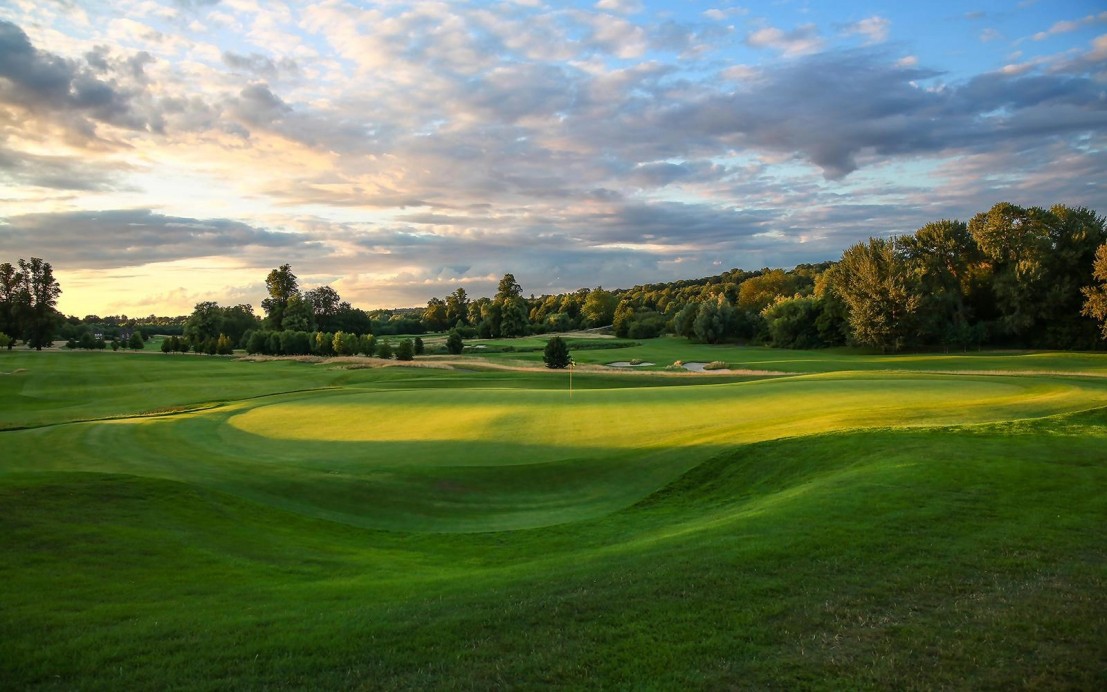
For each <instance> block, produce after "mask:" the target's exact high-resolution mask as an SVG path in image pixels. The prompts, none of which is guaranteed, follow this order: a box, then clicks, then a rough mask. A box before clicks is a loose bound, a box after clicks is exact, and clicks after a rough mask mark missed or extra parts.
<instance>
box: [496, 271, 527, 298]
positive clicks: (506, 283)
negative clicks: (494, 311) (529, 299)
mask: <svg viewBox="0 0 1107 692" xmlns="http://www.w3.org/2000/svg"><path fill="white" fill-rule="evenodd" d="M522 295H523V287H522V286H520V285H519V282H518V281H516V280H515V275H514V274H504V278H502V279H500V285H499V287H498V288H497V289H496V297H495V298H493V300H494V301H495V302H497V303H503V302H504V301H507V300H511V299H512V298H521V297H522Z"/></svg>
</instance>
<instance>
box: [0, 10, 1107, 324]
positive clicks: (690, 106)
mask: <svg viewBox="0 0 1107 692" xmlns="http://www.w3.org/2000/svg"><path fill="white" fill-rule="evenodd" d="M121 8H122V9H115V8H114V7H113V6H111V5H110V4H109V5H103V4H101V5H80V4H70V5H62V4H58V3H39V4H30V3H27V4H19V5H13V6H10V7H0V181H2V182H3V184H4V185H5V187H6V189H5V194H4V195H0V259H2V258H3V257H13V256H14V257H18V256H29V255H35V256H43V257H46V258H48V259H49V260H50V261H51V262H53V263H54V265H55V266H56V267H58V268H59V269H60V270H61V271H65V272H67V276H69V277H71V280H73V281H77V278H76V277H78V276H79V277H80V281H81V283H80V286H81V291H80V295H83V296H93V297H92V298H89V302H90V303H94V302H95V300H96V298H95V296H96V295H97V294H96V293H95V290H94V287H95V286H97V285H99V286H100V290H101V293H100V294H99V295H101V296H103V295H106V294H107V293H110V291H111V288H110V287H111V286H113V285H115V284H114V283H113V281H117V280H118V277H119V276H127V277H133V279H132V280H133V281H135V282H136V284H135V285H142V283H141V281H142V280H144V281H145V282H146V283H147V284H148V285H149V286H150V288H149V294H150V295H151V296H156V297H157V298H156V300H160V301H176V302H174V303H173V305H176V307H175V308H170V307H168V305H167V306H166V307H165V308H164V309H165V310H166V311H174V310H185V309H188V308H189V307H190V305H181V304H179V303H180V302H181V301H186V300H192V299H194V298H196V297H197V296H198V295H205V296H208V295H214V294H212V293H211V292H210V291H206V290H200V289H198V288H196V287H195V286H192V285H190V282H189V275H188V274H187V272H188V271H193V272H197V271H201V270H198V269H197V267H198V266H211V267H213V269H211V270H210V271H211V273H210V274H202V276H204V277H207V278H208V279H210V277H212V276H214V277H217V280H218V282H219V286H218V287H217V288H218V290H226V291H228V295H233V296H236V300H237V299H241V298H242V297H245V298H247V299H248V298H249V292H250V291H255V290H259V282H260V278H263V276H264V272H265V271H267V269H266V267H271V266H276V265H277V264H280V263H283V262H286V261H288V262H292V263H293V264H294V266H295V268H296V269H297V272H298V274H300V275H302V276H303V277H305V281H306V282H307V283H311V284H321V283H330V284H333V285H335V286H336V288H339V290H340V292H342V294H343V296H344V297H345V298H347V299H349V300H352V301H354V303H355V304H360V305H364V306H373V305H404V304H407V305H413V304H422V303H425V302H426V300H427V299H428V298H429V297H430V296H431V295H442V294H443V293H446V292H448V291H449V290H452V286H454V285H464V286H466V288H467V289H468V290H470V291H471V292H473V293H474V294H475V295H480V294H481V293H483V292H487V291H491V290H494V288H495V283H496V281H497V279H498V277H499V276H501V275H502V274H503V273H504V272H507V271H510V272H513V273H515V274H516V276H517V277H519V278H520V281H522V282H523V284H524V290H527V291H528V292H530V291H534V292H546V291H553V290H574V289H576V288H579V287H580V286H583V285H595V284H596V283H601V282H602V283H603V284H604V285H605V286H609V287H616V286H629V285H633V284H635V283H639V282H642V281H655V280H664V279H678V278H686V277H691V276H704V275H709V274H712V273H716V272H718V271H722V270H726V269H729V268H731V267H734V266H742V267H746V268H754V267H760V266H774V265H775V266H788V265H792V264H795V263H797V262H814V261H821V260H826V259H833V258H835V257H837V256H838V255H839V254H840V253H841V251H842V249H844V248H845V247H847V246H848V245H849V244H851V243H853V242H857V241H858V240H860V239H862V238H864V237H866V236H868V235H871V234H883V233H893V232H910V231H911V230H913V229H914V228H916V227H917V226H919V225H922V224H923V223H925V222H927V221H930V220H933V219H935V218H943V217H949V216H958V215H962V216H964V215H968V214H971V213H975V212H976V211H980V210H981V209H986V208H988V207H989V206H991V205H992V204H994V203H995V202H996V201H1000V200H1001V199H1010V201H1014V202H1017V203H1022V204H1041V203H1052V202H1066V203H1070V204H1077V205H1086V206H1090V207H1092V208H1095V209H1097V210H1099V211H1100V212H1101V213H1103V212H1104V211H1107V194H1105V192H1104V189H1103V185H1104V183H1102V182H1100V181H1103V180H1107V161H1105V156H1107V155H1105V154H1104V151H1105V148H1104V145H1105V134H1104V133H1105V132H1107V105H1105V101H1104V99H1103V97H1102V94H1103V93H1104V88H1105V85H1107V36H1103V35H1100V34H1102V32H1101V31H1099V29H1101V28H1102V23H1103V22H1104V21H1105V20H1107V13H1096V14H1086V13H1079V14H1077V15H1075V16H1076V17H1077V18H1075V19H1074V18H1073V16H1065V15H1058V14H1057V13H1058V12H1060V11H1061V10H1058V9H1054V8H1050V7H1047V6H1046V5H1045V4H1043V3H1039V4H1036V5H1032V6H1027V7H1023V8H1014V9H1012V11H1010V12H994V13H987V14H984V13H973V14H972V16H965V15H962V16H949V15H948V13H947V14H942V13H939V12H935V13H933V16H928V13H927V12H925V11H911V12H907V11H906V10H903V11H901V10H900V8H898V6H891V7H887V8H882V10H881V13H880V14H879V15H874V14H873V13H872V10H871V9H866V8H863V7H860V6H854V5H851V4H849V3H847V5H846V6H845V7H844V8H841V7H839V6H838V5H825V6H816V5H809V6H807V5H805V6H804V7H799V6H793V4H791V3H781V4H777V3H774V4H770V5H764V6H757V7H754V6H748V7H747V6H739V5H734V4H731V3H729V2H724V3H718V4H717V5H715V6H711V5H703V4H701V5H699V6H698V7H692V6H691V3H673V2H668V3H663V2H658V1H657V0H592V1H591V2H589V3H584V4H576V5H573V6H565V5H559V4H556V3H542V2H537V1H530V0H527V1H521V0H516V1H513V2H495V3H491V2H471V3H447V2H419V3H393V2H372V1H369V2H347V1H346V0H333V1H329V2H325V3H306V2H304V3H300V2H287V3H283V2H282V3H264V4H263V3H253V2H243V1H238V0H235V1H234V2H215V1H214V0H212V1H210V2H209V1H207V0H189V1H187V2H186V1H184V0H178V1H176V2H170V1H168V0H167V1H166V2H156V1H151V2H128V3H126V5H125V6H121ZM1080 14H1085V15H1086V16H1084V17H1080V16H1079V15H1080ZM982 30H985V31H986V32H987V33H986V35H985V36H984V37H985V38H987V39H988V40H987V42H984V43H982V42H980V41H979V40H978V39H979V38H981V36H982V34H981V31H982ZM939 34H940V36H939ZM1005 37H1007V38H1005ZM1031 38H1033V39H1035V40H1029V39H1031ZM1046 39H1049V40H1046ZM950 45H958V46H961V47H963V50H958V51H952V52H951V51H950V50H949V48H948V47H949V46H950ZM165 267H173V268H174V270H173V271H167V270H165V269H164V268H165ZM215 268H217V269H215ZM82 272H83V273H82ZM198 276H199V275H198ZM110 277H114V278H110ZM139 277H142V279H141V280H140V278H139ZM98 281H99V282H101V283H99V284H98V283H97V282H98ZM213 290H215V289H213ZM76 295H77V292H74V291H67V293H66V294H65V300H67V301H74V300H76ZM214 297H215V298H216V299H219V296H217V295H215V296H214ZM140 299H141V296H137V297H136V301H137V300H140ZM260 299H261V296H260V295H258V296H255V297H254V298H252V299H250V300H248V302H254V303H255V304H256V303H257V302H259V301H260ZM113 300H114V298H113ZM64 307H65V306H63V308H64ZM87 309H88V310H90V311H91V310H93V309H98V308H95V307H94V306H93V305H90V306H89V307H88V308H87ZM74 310H77V311H80V309H79V308H74ZM134 311H145V310H134Z"/></svg>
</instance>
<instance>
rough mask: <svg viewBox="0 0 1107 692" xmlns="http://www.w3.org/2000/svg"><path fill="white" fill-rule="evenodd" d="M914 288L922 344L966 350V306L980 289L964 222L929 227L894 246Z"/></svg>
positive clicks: (975, 252)
mask: <svg viewBox="0 0 1107 692" xmlns="http://www.w3.org/2000/svg"><path fill="white" fill-rule="evenodd" d="M899 242H900V247H901V249H902V252H903V256H904V260H905V262H906V263H907V265H908V269H909V271H911V272H913V274H914V275H915V278H916V279H917V280H918V284H919V309H918V313H919V330H920V334H921V335H922V336H923V338H924V341H929V342H931V343H944V344H947V345H958V346H969V345H971V344H970V343H967V342H966V340H969V341H971V340H972V337H973V335H974V334H975V332H974V330H973V329H972V328H971V324H970V321H971V320H972V319H973V311H972V309H971V305H972V303H971V301H972V300H973V299H974V298H975V297H976V296H974V292H975V291H977V290H979V289H980V281H981V279H980V271H979V270H978V267H980V265H981V262H982V261H983V260H984V255H983V253H981V251H980V248H979V247H978V246H977V244H976V241H975V240H974V239H973V236H972V234H971V233H969V228H968V225H967V224H965V223H964V222H963V221H953V220H942V221H936V222H933V223H928V224H926V225H925V226H923V227H922V228H920V229H919V230H918V231H916V232H915V234H914V235H911V236H905V237H903V238H901V239H900V240H899Z"/></svg>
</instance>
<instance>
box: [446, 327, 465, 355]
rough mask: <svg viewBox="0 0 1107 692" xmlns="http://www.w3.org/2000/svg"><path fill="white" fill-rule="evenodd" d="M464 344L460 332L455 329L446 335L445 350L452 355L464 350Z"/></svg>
mask: <svg viewBox="0 0 1107 692" xmlns="http://www.w3.org/2000/svg"><path fill="white" fill-rule="evenodd" d="M464 348H465V344H464V343H463V342H462V340H461V332H459V331H458V330H456V329H451V330H450V335H449V336H447V337H446V350H447V351H449V352H450V353H451V354H452V355H455V356H456V355H458V354H460V353H461V351H462V350H464Z"/></svg>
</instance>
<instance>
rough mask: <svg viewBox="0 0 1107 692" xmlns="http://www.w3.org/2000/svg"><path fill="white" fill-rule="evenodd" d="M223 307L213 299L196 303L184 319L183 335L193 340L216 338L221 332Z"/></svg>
mask: <svg viewBox="0 0 1107 692" xmlns="http://www.w3.org/2000/svg"><path fill="white" fill-rule="evenodd" d="M223 317H224V312H223V308H221V307H219V304H218V303H215V302H214V301H210V300H205V301H203V302H200V303H196V306H195V307H193V308H192V314H191V315H189V316H188V319H187V320H185V325H184V335H185V337H186V338H188V339H189V340H191V341H193V342H200V341H207V340H208V339H210V338H217V337H218V336H219V335H220V334H222V333H223Z"/></svg>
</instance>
